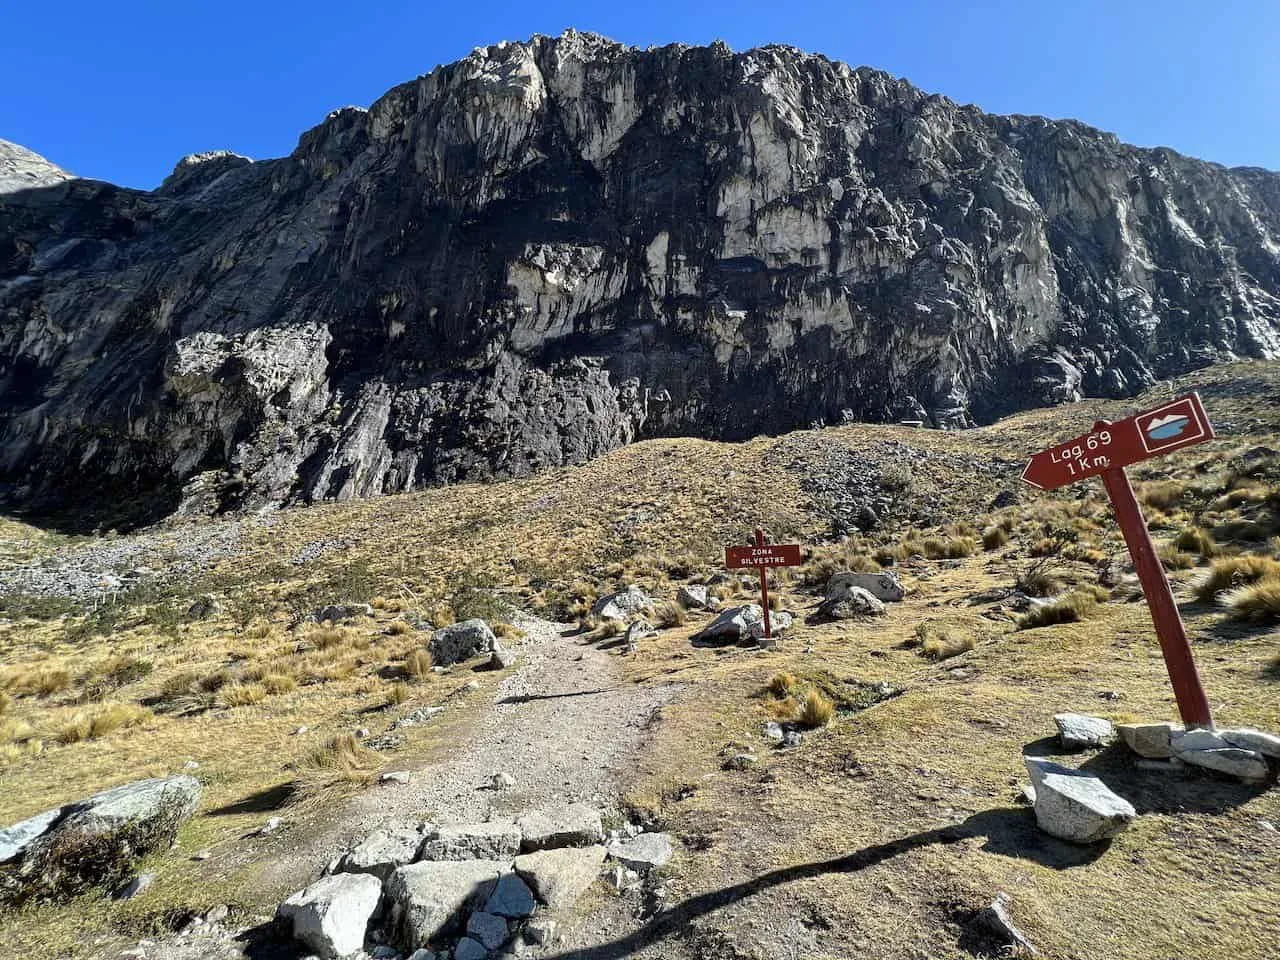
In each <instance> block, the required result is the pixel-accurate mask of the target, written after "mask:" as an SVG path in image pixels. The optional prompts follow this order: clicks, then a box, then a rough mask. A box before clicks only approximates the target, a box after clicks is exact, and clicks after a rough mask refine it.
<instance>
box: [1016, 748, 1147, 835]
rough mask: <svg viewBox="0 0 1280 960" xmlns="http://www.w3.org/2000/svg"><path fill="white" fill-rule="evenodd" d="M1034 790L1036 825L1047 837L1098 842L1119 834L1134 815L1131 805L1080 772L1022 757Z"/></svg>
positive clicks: (1095, 778)
mask: <svg viewBox="0 0 1280 960" xmlns="http://www.w3.org/2000/svg"><path fill="white" fill-rule="evenodd" d="M1023 760H1024V761H1025V763H1026V765H1027V771H1028V772H1029V773H1030V774H1031V785H1032V787H1033V788H1034V790H1035V812H1036V823H1038V824H1039V825H1040V829H1041V830H1043V831H1044V832H1045V833H1047V834H1049V835H1050V836H1054V837H1057V838H1059V839H1060V840H1069V841H1071V842H1072V843H1082V844H1085V843H1098V842H1099V841H1102V840H1107V839H1109V838H1111V837H1114V836H1115V835H1116V834H1118V833H1121V832H1122V831H1124V830H1125V829H1127V828H1128V826H1129V824H1130V823H1132V822H1133V819H1134V817H1136V816H1137V811H1136V810H1134V809H1133V804H1131V803H1129V801H1128V800H1125V799H1124V798H1123V797H1121V796H1119V795H1117V794H1115V793H1113V792H1112V791H1111V790H1110V789H1109V788H1108V787H1107V785H1106V784H1105V783H1103V782H1102V781H1101V780H1099V779H1098V778H1097V777H1095V776H1093V775H1092V774H1090V773H1086V772H1084V771H1083V770H1073V769H1071V768H1070V767H1063V766H1059V765H1058V764H1056V763H1052V762H1050V761H1048V760H1041V759H1039V758H1037V757H1024V758H1023Z"/></svg>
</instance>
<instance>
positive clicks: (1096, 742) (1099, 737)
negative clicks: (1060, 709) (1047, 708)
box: [1053, 713, 1115, 750]
mask: <svg viewBox="0 0 1280 960" xmlns="http://www.w3.org/2000/svg"><path fill="white" fill-rule="evenodd" d="M1053 722H1054V723H1055V724H1056V725H1057V727H1058V741H1059V742H1060V743H1061V744H1062V745H1063V747H1065V748H1066V749H1068V750H1078V749H1081V748H1083V747H1101V746H1105V745H1106V744H1107V743H1109V742H1110V741H1111V738H1112V737H1114V736H1115V728H1114V727H1113V726H1112V725H1111V721H1110V720H1104V719H1102V718H1101V717H1087V716H1084V715H1083V714H1079V713H1057V714H1054V717H1053Z"/></svg>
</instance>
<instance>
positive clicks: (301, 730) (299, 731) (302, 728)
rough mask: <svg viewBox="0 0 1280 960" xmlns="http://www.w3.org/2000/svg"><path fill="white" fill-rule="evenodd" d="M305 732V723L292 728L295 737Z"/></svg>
mask: <svg viewBox="0 0 1280 960" xmlns="http://www.w3.org/2000/svg"><path fill="white" fill-rule="evenodd" d="M306 732H307V725H306V724H303V725H302V726H300V727H297V728H295V729H294V731H293V735H294V736H295V737H300V736H302V735H303V734H304V733H306Z"/></svg>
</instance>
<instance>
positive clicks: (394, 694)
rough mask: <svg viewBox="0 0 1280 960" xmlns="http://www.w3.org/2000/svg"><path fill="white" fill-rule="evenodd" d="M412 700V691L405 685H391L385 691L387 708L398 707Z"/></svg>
mask: <svg viewBox="0 0 1280 960" xmlns="http://www.w3.org/2000/svg"><path fill="white" fill-rule="evenodd" d="M411 699H413V689H412V688H411V687H410V686H409V685H408V684H407V683H403V682H401V683H393V684H392V685H391V689H389V690H388V691H387V706H388V707H398V706H400V704H402V703H405V702H407V701H409V700H411Z"/></svg>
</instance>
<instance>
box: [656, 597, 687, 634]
mask: <svg viewBox="0 0 1280 960" xmlns="http://www.w3.org/2000/svg"><path fill="white" fill-rule="evenodd" d="M653 618H654V622H656V623H657V624H658V626H660V627H662V628H663V629H670V628H671V627H682V626H684V623H685V618H686V614H685V610H684V607H682V606H680V604H678V603H676V602H675V601H672V600H667V601H665V602H663V603H660V604H658V605H657V606H656V607H654V609H653Z"/></svg>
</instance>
